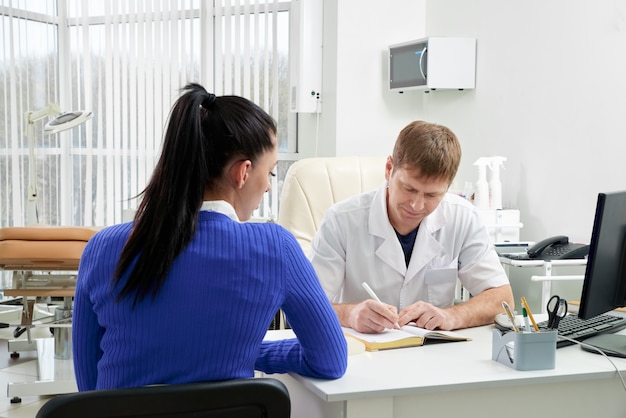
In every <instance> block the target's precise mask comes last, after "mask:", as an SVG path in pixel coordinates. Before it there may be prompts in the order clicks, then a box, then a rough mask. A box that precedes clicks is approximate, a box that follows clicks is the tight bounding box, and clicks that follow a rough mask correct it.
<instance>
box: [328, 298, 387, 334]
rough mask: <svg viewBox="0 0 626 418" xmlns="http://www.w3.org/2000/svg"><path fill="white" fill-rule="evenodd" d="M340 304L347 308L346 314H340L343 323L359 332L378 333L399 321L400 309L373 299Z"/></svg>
mask: <svg viewBox="0 0 626 418" xmlns="http://www.w3.org/2000/svg"><path fill="white" fill-rule="evenodd" d="M338 306H343V307H344V308H345V310H344V312H343V313H344V315H341V314H340V315H339V316H340V321H341V322H342V325H344V324H345V325H347V326H349V327H350V328H352V329H354V330H356V331H359V332H364V333H368V334H377V333H380V332H383V331H384V330H385V328H389V329H391V328H394V324H395V323H396V322H397V321H398V311H397V309H396V307H395V306H391V305H387V304H386V303H381V302H378V301H375V300H373V299H367V300H364V301H363V302H361V303H358V304H353V305H338ZM342 316H343V320H342ZM345 325H344V326H345Z"/></svg>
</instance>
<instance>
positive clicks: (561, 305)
mask: <svg viewBox="0 0 626 418" xmlns="http://www.w3.org/2000/svg"><path fill="white" fill-rule="evenodd" d="M547 308H548V328H550V329H559V322H561V319H563V318H564V317H565V315H567V301H566V300H565V299H561V297H560V296H557V295H554V296H552V297H551V298H550V300H549V301H548V305H547Z"/></svg>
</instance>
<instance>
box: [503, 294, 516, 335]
mask: <svg viewBox="0 0 626 418" xmlns="http://www.w3.org/2000/svg"><path fill="white" fill-rule="evenodd" d="M502 307H503V308H504V312H506V314H507V315H508V316H509V319H510V320H511V325H512V326H513V330H514V331H515V332H519V328H518V327H517V325H515V317H514V316H513V312H512V311H511V307H510V306H509V304H508V303H506V302H505V301H502Z"/></svg>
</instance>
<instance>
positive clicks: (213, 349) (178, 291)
mask: <svg viewBox="0 0 626 418" xmlns="http://www.w3.org/2000/svg"><path fill="white" fill-rule="evenodd" d="M130 229H131V224H123V225H118V226H115V227H111V228H107V229H105V230H104V231H102V232H101V233H99V234H98V235H96V236H95V237H94V238H93V239H92V241H90V242H89V244H88V247H87V248H86V249H85V256H84V261H83V262H82V263H81V268H80V272H79V280H78V285H77V290H76V291H77V294H85V296H86V295H87V294H88V295H89V296H88V297H87V298H88V299H89V300H90V301H91V303H90V304H85V303H81V300H83V301H84V300H85V299H81V298H79V299H78V303H77V306H76V308H75V312H76V313H75V316H76V318H77V321H75V322H77V323H75V324H74V329H75V333H74V338H75V339H76V338H79V339H80V338H89V333H88V331H87V330H88V329H93V330H97V329H98V328H99V327H101V328H100V329H101V330H102V331H104V335H102V338H101V342H100V345H99V347H98V346H95V345H93V346H92V348H93V349H92V350H88V351H87V350H84V352H83V353H75V354H76V355H77V358H76V359H75V363H76V365H75V367H76V372H77V377H78V378H79V388H81V387H85V388H87V387H92V385H94V387H95V388H96V389H105V388H115V387H133V386H141V385H147V384H156V383H182V382H189V381H198V380H224V379H230V378H239V377H250V376H252V375H253V373H254V369H255V362H256V360H257V357H258V356H259V349H260V345H261V341H262V339H263V337H264V335H265V331H266V330H267V328H268V325H269V323H270V322H271V320H272V318H273V316H274V315H275V313H276V312H277V311H278V309H280V308H281V306H283V305H284V306H283V309H284V310H285V311H286V313H287V314H288V315H289V318H290V321H291V322H294V321H295V323H296V324H298V328H302V329H305V330H306V329H309V330H315V329H317V327H315V326H310V325H312V324H308V322H309V321H315V320H317V319H319V318H317V319H316V318H313V317H311V316H309V315H308V314H307V315H299V313H303V312H308V311H309V310H308V309H306V307H301V306H298V305H299V304H300V303H302V300H309V299H310V300H315V299H316V298H319V297H320V295H316V294H315V291H314V292H313V294H312V295H306V294H303V293H302V292H306V293H308V292H309V291H310V290H307V289H311V288H312V289H314V290H315V289H319V291H320V292H321V288H320V287H319V285H318V284H316V283H314V281H316V280H317V279H316V278H315V275H314V273H313V272H312V268H311V266H310V265H309V264H308V263H307V261H306V259H305V258H304V256H303V254H302V252H301V250H300V249H299V247H298V246H297V243H296V242H295V239H293V237H292V236H291V235H290V234H289V233H287V232H286V231H285V230H284V229H282V228H281V227H279V226H278V225H274V224H251V223H249V224H246V223H243V224H242V223H238V222H236V221H233V220H231V219H229V218H228V217H227V216H226V215H224V214H221V213H218V212H206V211H202V212H200V217H199V222H198V227H197V231H196V234H195V235H194V237H193V239H192V240H191V242H190V243H189V245H188V246H187V247H186V248H185V249H184V250H183V252H182V253H181V254H180V256H179V257H177V259H176V260H175V261H174V263H173V265H172V267H171V269H170V272H169V273H168V277H167V280H166V281H165V283H164V286H163V288H162V289H161V291H160V292H159V293H158V295H157V296H156V297H155V298H154V300H153V299H152V298H151V297H147V298H145V299H144V300H143V301H141V302H138V303H137V305H136V306H135V307H134V308H133V306H132V299H131V298H125V299H123V300H122V301H120V302H117V301H116V298H115V296H114V294H115V293H114V292H112V288H111V286H112V281H111V279H110V278H111V277H112V274H113V271H114V269H115V262H116V260H117V259H118V258H119V254H120V252H121V250H122V247H123V245H124V243H125V242H126V240H127V238H128V235H129V233H130ZM83 277H88V280H82V278H83ZM290 278H291V279H290ZM312 282H313V283H312ZM122 283H123V280H122V281H121V282H120V285H121V284H122ZM118 286H119V285H118ZM321 296H323V293H322V294H321ZM305 303H308V302H305ZM320 308H323V304H322V305H321V307H320ZM90 311H93V312H90ZM94 313H95V314H94ZM96 319H97V321H96ZM317 325H319V324H317ZM329 337H331V338H335V339H336V336H335V337H333V336H332V335H330V336H328V335H310V336H309V337H308V338H311V339H317V340H318V341H325V338H329ZM75 343H77V344H79V345H80V346H83V347H84V346H85V342H82V343H81V342H80V341H75ZM100 348H101V349H102V351H103V354H102V358H100V359H99V360H97V359H96V358H95V357H98V356H99V355H100V350H99V349H100ZM94 356H95V357H94ZM339 357H341V356H339ZM94 360H97V362H98V363H97V364H98V369H97V382H96V381H95V380H94V379H95V378H96V377H95V376H90V375H91V374H92V373H94V372H95V370H91V371H90V369H89V366H88V365H90V364H94ZM326 361H327V362H328V364H326V365H324V367H328V368H329V369H335V368H337V367H340V363H341V358H337V359H332V358H328V359H327V360H325V361H323V362H326ZM284 366H286V367H287V368H289V367H292V365H287V364H285V365H284Z"/></svg>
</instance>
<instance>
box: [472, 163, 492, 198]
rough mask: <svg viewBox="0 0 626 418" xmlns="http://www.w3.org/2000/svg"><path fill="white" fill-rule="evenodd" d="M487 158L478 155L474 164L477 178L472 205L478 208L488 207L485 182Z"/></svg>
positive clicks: (487, 186)
mask: <svg viewBox="0 0 626 418" xmlns="http://www.w3.org/2000/svg"><path fill="white" fill-rule="evenodd" d="M488 164H489V160H488V159H487V158H485V157H480V158H479V159H478V160H476V162H475V163H474V165H476V166H478V180H477V181H476V190H475V191H474V205H475V206H476V207H477V208H478V209H489V184H488V183H487V165H488Z"/></svg>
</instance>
